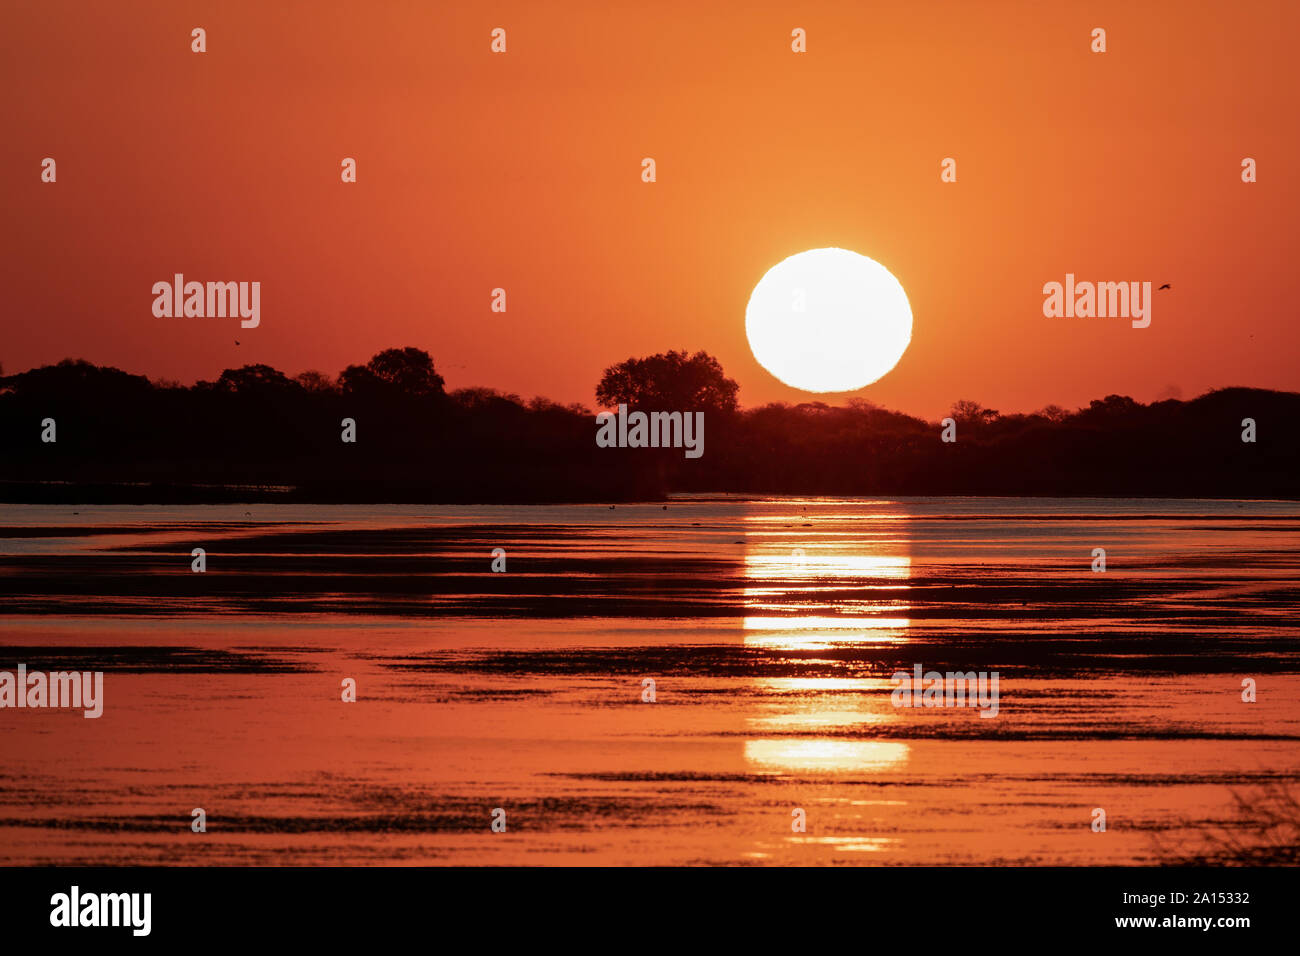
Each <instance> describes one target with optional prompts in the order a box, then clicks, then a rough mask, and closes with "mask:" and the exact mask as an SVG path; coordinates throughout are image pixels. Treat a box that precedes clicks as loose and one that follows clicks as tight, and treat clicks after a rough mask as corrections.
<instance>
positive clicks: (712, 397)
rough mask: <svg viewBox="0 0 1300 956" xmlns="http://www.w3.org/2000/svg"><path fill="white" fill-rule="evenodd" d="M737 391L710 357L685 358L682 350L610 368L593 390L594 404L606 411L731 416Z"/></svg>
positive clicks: (704, 353) (695, 355)
mask: <svg viewBox="0 0 1300 956" xmlns="http://www.w3.org/2000/svg"><path fill="white" fill-rule="evenodd" d="M739 390H740V386H739V385H737V384H736V382H735V381H734V380H732V379H729V378H727V377H726V375H724V374H723V372H722V365H721V364H720V363H719V362H718V360H717V359H715V358H714V357H713V356H712V355H709V354H708V353H706V352H696V353H695V354H694V355H691V356H689V357H688V356H687V354H686V352H685V350H683V351H681V352H662V353H660V354H658V355H651V356H649V357H648V358H641V359H637V358H630V359H628V360H627V361H626V362H620V363H619V364H618V365H612V366H610V367H609V368H607V369H605V374H604V375H602V376H601V378H600V383H599V384H598V385H597V386H596V401H597V402H599V403H600V404H601V405H603V406H606V407H613V406H615V405H619V404H626V405H628V406H629V407H631V408H642V409H646V410H659V411H707V410H713V411H724V412H734V411H735V410H736V393H737V392H738V391H739Z"/></svg>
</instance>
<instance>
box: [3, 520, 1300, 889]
mask: <svg viewBox="0 0 1300 956" xmlns="http://www.w3.org/2000/svg"><path fill="white" fill-rule="evenodd" d="M3 509H4V510H3V518H0V524H3V525H4V527H3V528H0V594H2V595H3V602H4V604H3V606H4V617H3V622H2V624H0V670H10V671H12V670H14V669H15V667H16V665H17V664H18V663H19V662H22V663H25V664H27V666H28V668H29V669H33V670H66V669H73V668H75V669H78V670H90V669H102V670H103V671H105V673H106V677H105V697H106V701H105V712H104V716H103V717H102V718H100V719H98V720H86V719H83V718H82V717H81V714H80V712H69V711H55V710H32V709H22V710H15V709H4V710H0V755H2V756H3V762H2V765H0V862H4V863H31V862H78V863H153V862H175V863H217V862H220V863H288V864H298V863H452V864H477V863H488V864H514V863H547V864H554V863H567V864H575V863H576V864H609V863H654V864H673V863H741V864H748V863H763V862H779V863H818V864H820V863H886V864H909V863H943V864H948V863H955V864H961V863H1033V864H1048V863H1051V864H1060V863H1065V864H1076V863H1083V864H1092V863H1154V862H1159V861H1161V860H1167V859H1171V858H1174V857H1181V856H1193V857H1196V856H1202V857H1203V856H1205V855H1207V854H1211V853H1213V852H1217V851H1216V850H1215V846H1216V844H1215V842H1214V841H1213V840H1212V839H1209V837H1211V836H1212V835H1213V834H1215V833H1217V832H1220V830H1221V829H1223V828H1226V832H1229V833H1232V834H1235V835H1236V836H1237V837H1240V838H1241V840H1240V841H1239V842H1241V841H1245V842H1247V843H1249V842H1251V841H1254V842H1255V843H1258V844H1263V843H1267V842H1268V839H1269V836H1268V834H1264V833H1262V832H1256V831H1251V830H1249V829H1241V828H1240V827H1239V826H1238V824H1239V823H1240V822H1241V819H1242V818H1241V816H1240V814H1241V812H1242V811H1241V810H1240V809H1239V808H1237V807H1236V806H1235V804H1234V801H1233V792H1234V791H1235V792H1236V793H1237V794H1239V795H1240V796H1242V797H1243V799H1244V802H1245V805H1247V806H1251V805H1254V804H1256V803H1258V802H1259V801H1261V800H1263V799H1264V798H1263V797H1261V796H1260V794H1261V793H1263V792H1264V790H1266V789H1269V788H1271V789H1272V790H1274V791H1275V792H1277V791H1279V788H1280V790H1281V791H1283V792H1284V791H1285V790H1286V788H1288V787H1295V786H1296V785H1297V781H1298V780H1300V645H1298V643H1297V634H1298V633H1300V631H1298V630H1297V627H1298V625H1297V615H1296V612H1297V606H1298V604H1300V600H1298V599H1300V552H1298V549H1297V537H1296V533H1297V531H1298V530H1300V506H1298V505H1297V504H1295V503H1289V502H1244V501H1243V502H1237V501H1226V502H1218V501H1185V500H1180V501H1163V500H1152V499H1143V500H1096V499H1090V500H1064V499H1009V498H998V499H987V498H985V499H981V498H955V499H900V500H892V501H878V500H866V499H760V500H743V499H735V498H681V499H675V500H673V501H671V502H669V504H668V506H667V507H666V508H664V507H663V506H661V505H658V504H655V505H649V504H647V505H618V506H617V507H616V508H610V507H609V506H607V505H584V506H537V507H418V506H414V507H405V506H403V507H399V506H378V507H351V506H310V507H306V506H274V505H245V506H209V507H194V506H186V507H168V508H162V507H159V508H140V507H95V506H81V507H79V508H69V507H67V506H13V505H8V506H3ZM196 547H201V548H204V549H205V550H206V552H207V562H208V564H207V571H206V573H204V574H195V573H193V572H191V570H190V563H191V560H192V558H191V556H190V552H191V550H192V549H193V548H196ZM495 548H502V549H504V550H505V552H506V570H505V572H504V573H494V572H493V571H492V570H491V564H492V561H493V558H492V551H493V549H495ZM1095 548H1104V549H1105V551H1106V560H1107V570H1106V571H1105V573H1095V572H1094V571H1093V570H1092V564H1093V560H1094V558H1093V550H1094V549H1095ZM917 664H920V665H922V667H923V668H924V669H925V670H927V671H929V670H936V671H940V672H946V671H949V670H952V671H963V672H964V671H988V672H992V671H997V672H998V674H999V679H1000V702H999V711H998V715H997V717H996V718H993V719H984V718H981V717H980V716H979V712H978V711H977V710H975V709H970V708H911V709H904V708H898V707H895V706H894V705H893V704H892V702H891V696H890V692H891V689H892V686H893V683H892V682H891V679H890V677H891V675H892V674H893V673H894V672H895V671H899V670H903V671H911V670H912V668H913V667H914V665H917ZM348 677H351V678H353V679H355V681H356V683H357V691H358V701H357V702H356V703H344V702H343V701H342V700H341V699H340V693H341V690H340V686H341V682H342V681H343V679H344V678H348ZM646 678H651V679H653V681H654V682H655V693H656V699H655V701H654V702H653V703H648V702H643V700H642V694H643V686H644V685H643V682H644V681H645V679H646ZM1244 678H1252V679H1254V680H1255V681H1256V682H1257V684H1258V691H1257V693H1258V700H1257V701H1256V702H1255V703H1245V702H1243V701H1242V699H1241V693H1242V681H1243V679H1244ZM198 807H201V808H203V809H204V810H205V811H206V814H207V821H208V829H207V832H206V833H202V834H199V833H194V832H191V829H190V821H191V810H192V809H194V808H198ZM498 807H500V808H503V809H504V810H505V812H506V823H507V831H506V832H505V833H493V832H492V831H491V830H490V827H489V824H490V822H491V818H492V811H493V809H494V808H498ZM796 808H801V809H802V810H803V811H804V813H805V814H806V821H807V828H806V832H802V833H797V832H792V829H791V821H792V819H793V817H792V811H794V810H795V809H796ZM1096 808H1102V809H1104V810H1105V811H1106V815H1107V830H1106V832H1104V833H1097V832H1093V829H1092V827H1091V823H1092V821H1093V815H1094V810H1095V809H1096ZM1263 859H1265V861H1267V860H1268V859H1269V857H1268V856H1265V857H1263Z"/></svg>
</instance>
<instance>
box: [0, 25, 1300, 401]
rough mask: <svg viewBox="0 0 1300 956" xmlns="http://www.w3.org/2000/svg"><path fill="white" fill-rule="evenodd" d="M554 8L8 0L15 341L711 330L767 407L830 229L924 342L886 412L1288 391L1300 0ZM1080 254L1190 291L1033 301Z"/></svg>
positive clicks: (404, 338) (450, 341)
mask: <svg viewBox="0 0 1300 956" xmlns="http://www.w3.org/2000/svg"><path fill="white" fill-rule="evenodd" d="M564 6H566V7H567V9H563V10H562V9H561V5H559V4H540V3H536V2H527V3H505V2H502V3H491V4H461V5H442V4H434V3H429V2H423V0H421V2H406V3H397V2H385V3H361V2H350V3H330V2H284V0H276V2H274V3H263V2H244V0H240V2H230V0H223V2H222V3H176V2H166V0H158V2H153V3H143V2H137V0H123V2H116V3H112V4H89V3H66V2H58V0H43V2H42V3H40V4H25V5H22V7H21V8H18V5H17V4H9V5H7V6H6V9H5V10H4V11H3V13H0V76H2V77H3V83H0V104H2V109H0V124H2V128H3V136H0V177H2V181H3V183H4V187H3V190H4V200H3V206H4V208H5V223H6V228H5V229H4V230H3V243H4V250H3V251H4V256H3V263H4V264H3V269H4V277H3V281H4V288H3V302H4V319H3V326H2V328H3V333H2V335H0V363H3V366H4V369H5V371H6V372H14V371H19V370H22V369H26V368H29V367H31V366H33V365H39V364H44V363H49V362H54V361H57V360H59V359H62V358H65V357H69V356H73V357H82V358H86V359H88V360H90V361H93V362H97V363H101V364H111V365H116V366H119V367H121V368H124V369H127V370H129V371H136V372H143V373H146V374H149V375H150V376H154V377H158V376H162V377H169V378H178V379H181V380H183V381H187V382H188V381H192V380H194V379H195V378H215V377H216V376H217V375H218V374H220V372H221V371H222V369H224V368H227V367H232V366H238V365H242V364H246V363H252V362H266V363H269V364H271V365H274V366H276V367H278V368H281V369H283V370H285V371H287V372H290V373H291V374H292V373H296V372H299V371H301V370H303V369H306V368H318V369H322V370H324V371H327V372H330V373H336V372H337V371H338V370H339V369H341V368H342V367H343V366H344V365H347V364H350V363H353V362H357V361H363V360H364V359H366V358H368V357H369V356H370V355H371V354H373V353H374V352H376V351H378V350H379V349H382V348H386V347H389V346H394V345H415V346H419V347H421V348H425V349H427V350H429V351H430V352H431V353H432V354H433V356H434V359H435V361H436V362H437V364H438V367H439V369H440V370H441V371H442V372H443V374H444V375H445V377H446V379H447V383H448V386H449V387H453V388H454V387H461V386H466V385H488V386H492V387H495V388H500V389H503V390H506V391H515V392H519V393H522V394H525V395H532V394H542V395H546V396H548V397H551V398H554V399H557V400H562V401H580V402H583V403H584V404H587V405H594V397H593V394H592V393H593V388H594V385H595V382H596V381H597V379H598V378H599V376H600V373H601V370H602V369H603V368H604V367H605V366H607V365H610V364H613V363H614V362H617V361H621V360H622V359H625V358H627V357H629V356H633V355H645V354H649V353H652V352H658V351H662V350H665V349H669V348H687V349H691V350H695V349H705V350H707V351H709V352H711V353H713V354H714V355H716V356H717V357H718V358H719V359H720V360H721V362H722V364H723V367H724V368H725V369H726V370H727V372H728V373H729V374H730V375H731V376H732V377H734V378H736V379H737V380H738V381H739V382H740V386H741V391H740V399H741V402H742V403H743V404H745V405H753V404H758V403H761V402H766V401H775V400H782V401H799V400H803V399H814V398H817V396H812V395H809V394H808V393H803V392H799V391H796V390H794V389H791V388H788V387H786V386H784V385H782V384H780V383H779V382H777V381H776V380H775V379H774V378H772V377H771V376H770V375H769V374H768V373H767V372H765V371H764V370H763V369H762V368H761V367H759V366H758V364H757V363H756V362H755V361H754V359H753V358H752V356H751V355H750V353H749V348H748V345H747V343H746V339H745V331H744V310H745V304H746V301H747V299H748V296H749V293H750V291H751V289H752V288H753V286H754V284H755V283H757V281H758V280H759V279H760V278H761V277H762V275H763V273H764V272H765V271H766V270H767V269H769V268H770V267H771V266H773V265H774V264H776V263H777V262H778V261H780V260H781V259H783V258H785V257H786V256H789V255H791V254H793V253H795V252H799V251H802V250H804V249H808V248H815V247H820V246H842V247H844V248H848V249H852V250H854V251H856V252H859V253H862V254H864V255H868V256H871V257H872V258H874V259H877V260H878V261H880V262H881V263H883V264H884V265H885V266H887V267H888V268H889V269H890V270H891V271H892V272H893V273H894V274H895V275H896V276H897V277H898V279H899V280H900V281H901V283H902V284H903V287H904V288H905V289H906V291H907V293H908V296H909V298H910V300H911V304H912V309H913V313H914V317H915V325H914V332H913V341H912V345H911V348H910V349H909V351H908V352H907V353H906V354H905V355H904V357H903V359H902V361H901V362H900V363H899V365H898V367H897V368H896V369H895V370H894V371H893V372H892V373H890V374H889V375H887V376H886V377H885V378H884V379H882V380H881V381H880V382H878V383H876V384H875V385H871V386H868V387H867V388H865V389H863V390H861V391H860V392H857V393H852V394H854V395H860V396H862V397H865V398H867V399H870V400H872V401H876V402H879V403H881V404H884V405H886V406H889V407H893V408H899V409H901V410H904V411H909V412H913V413H916V414H922V415H927V416H932V417H937V416H938V415H939V413H941V412H943V411H945V410H946V409H947V408H948V407H949V405H950V404H951V403H952V401H953V400H955V399H957V398H963V397H968V398H974V399H977V400H979V401H982V402H984V403H985V404H988V405H991V406H993V407H996V408H1000V409H1002V410H1004V411H1011V410H1029V409H1033V408H1036V407H1039V406H1042V405H1044V404H1047V403H1049V402H1055V403H1058V404H1062V405H1066V406H1071V407H1072V406H1075V405H1079V404H1086V402H1087V401H1088V400H1090V399H1092V398H1095V397H1100V396H1103V395H1106V394H1108V393H1112V392H1120V393H1126V394H1130V395H1132V396H1134V397H1135V398H1138V399H1140V400H1143V401H1149V400H1151V399H1154V398H1156V397H1158V396H1165V397H1167V396H1168V395H1170V394H1172V390H1171V387H1173V388H1176V389H1177V390H1179V392H1180V393H1181V396H1182V397H1185V398H1190V397H1193V396H1194V395H1196V394H1199V393H1200V392H1202V391H1204V390H1205V389H1207V388H1211V387H1218V386H1224V385H1235V384H1244V385H1256V386H1262V387H1269V388H1282V389H1300V365H1298V363H1297V362H1296V354H1297V345H1300V331H1298V330H1297V325H1296V315H1295V308H1294V306H1292V305H1289V304H1288V303H1287V301H1286V298H1285V297H1286V296H1288V295H1291V294H1292V292H1291V288H1292V281H1293V276H1294V273H1295V261H1296V258H1297V251H1300V250H1298V248H1297V246H1298V245H1300V243H1298V242H1297V239H1296V234H1297V220H1298V219H1300V215H1298V214H1300V187H1298V186H1297V180H1298V173H1300V170H1298V168H1297V167H1298V166H1300V124H1297V115H1300V109H1298V107H1300V83H1298V82H1297V68H1296V65H1295V62H1296V54H1295V53H1294V51H1293V49H1292V48H1293V47H1294V44H1295V38H1296V37H1297V36H1300V4H1297V3H1293V2H1285V0H1276V2H1234V3H1215V4H1210V3H1198V2H1188V0H1177V2H1159V3H1157V2H1144V3H1141V4H1131V3H1127V2H1116V3H1087V4H1083V3H1055V2H1053V3H1040V2H1034V0H1023V2H1003V3H996V2H984V3H979V4H976V3H972V2H922V0H917V2H911V3H884V2H880V3H870V2H843V3H807V2H784V3H777V2H768V3H746V4H744V10H743V12H736V13H726V12H721V11H719V10H710V9H708V5H705V4H700V3H698V2H676V0H671V2H665V0H660V2H655V3H625V2H601V3H589V4H568V5H564ZM730 6H732V7H735V8H737V9H739V8H740V6H741V5H739V4H730ZM195 26H203V27H205V28H206V29H207V31H208V52H207V53H205V54H202V55H198V54H194V53H191V52H190V30H191V29H192V28H193V27H195ZM496 26H501V27H504V28H506V30H507V31H508V44H509V50H508V52H507V53H506V54H505V55H494V54H492V53H491V52H490V51H489V42H490V38H489V33H490V30H491V29H492V28H493V27H496ZM1096 26H1102V27H1105V28H1106V30H1107V31H1108V45H1109V51H1108V52H1107V53H1105V54H1102V55H1098V54H1093V53H1091V52H1090V50H1089V42H1090V41H1089V33H1090V31H1091V30H1092V28H1093V27H1096ZM794 27H803V28H804V29H805V30H807V33H808V52H807V53H806V54H803V55H796V54H793V53H791V52H790V47H789V42H790V31H791V29H793V28H794ZM46 156H51V157H54V158H55V159H56V160H57V162H58V182H57V183H55V184H53V185H51V184H43V183H41V182H40V180H39V176H40V162H41V159H42V158H44V157H46ZM344 156H352V157H355V158H356V159H357V161H358V179H359V181H358V182H357V183H356V184H355V185H344V184H343V183H341V182H340V180H339V163H340V160H341V159H342V158H343V157H344ZM644 156H652V157H654V158H655V159H656V161H657V163H658V182H656V183H654V184H652V185H647V184H643V183H642V182H641V181H640V162H641V159H642V157H644ZM945 156H952V157H954V158H956V160H957V172H958V182H957V183H956V184H951V185H945V184H943V183H941V182H940V180H939V162H940V160H941V159H942V158H943V157H945ZM1246 156H1250V157H1253V158H1255V159H1256V160H1257V161H1258V164H1259V182H1258V183H1255V184H1253V185H1246V184H1243V183H1242V182H1241V181H1240V163H1241V159H1242V158H1243V157H1246ZM175 272H183V273H184V274H185V275H186V276H187V278H192V279H196V280H199V281H206V280H258V281H261V283H262V324H261V327H260V328H258V329H252V330H241V329H239V328H238V321H237V320H231V319H196V318H191V319H160V318H155V317H154V315H153V314H152V310H151V306H152V302H153V296H152V293H151V287H152V285H153V283H154V282H156V281H159V280H163V279H169V278H170V277H171V276H172V274H173V273H175ZM1066 272H1074V273H1076V274H1077V276H1078V277H1079V278H1080V279H1094V280H1114V281H1119V280H1150V281H1152V282H1154V283H1155V284H1157V285H1158V284H1160V283H1163V282H1170V283H1172V285H1173V288H1172V289H1171V290H1169V291H1167V292H1163V293H1161V294H1160V297H1159V298H1156V300H1155V307H1154V314H1153V320H1152V324H1151V327H1150V328H1148V329H1143V330H1139V329H1133V328H1131V327H1130V326H1129V324H1128V323H1127V322H1126V321H1123V320H1105V319H1048V318H1044V316H1043V314H1042V303H1043V294H1042V291H1041V290H1042V286H1043V284H1044V283H1045V282H1049V281H1061V280H1062V279H1063V278H1064V275H1065V273H1066ZM497 286H501V287H504V288H505V289H506V290H507V293H508V302H509V311H508V312H507V313H505V314H504V315H500V314H493V313H492V312H490V311H489V304H490V292H491V290H492V289H493V288H494V287H497ZM236 339H238V340H239V341H240V342H242V343H243V344H242V345H239V346H236V345H235V340H236ZM847 397H848V396H844V395H839V396H829V397H828V399H829V400H831V401H840V400H843V399H844V398H847Z"/></svg>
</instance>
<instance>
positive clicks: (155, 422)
mask: <svg viewBox="0 0 1300 956" xmlns="http://www.w3.org/2000/svg"><path fill="white" fill-rule="evenodd" d="M594 397H595V399H596V402H597V406H598V408H599V409H605V408H612V407H614V406H616V405H618V404H626V405H628V406H629V408H631V409H643V410H646V411H683V412H685V411H703V412H705V421H706V431H707V441H706V452H705V454H704V456H703V457H701V458H699V459H695V460H684V459H683V456H682V454H681V452H680V451H679V450H673V449H654V448H616V449H611V448H598V447H597V446H596V443H595V433H596V424H595V413H594V411H593V410H591V409H589V408H587V407H585V406H582V405H576V404H569V405H563V404H559V403H556V402H552V401H549V400H547V399H544V398H533V399H529V400H525V399H523V398H521V397H520V396H518V395H514V394H509V393H503V392H500V391H497V390H494V389H490V388H463V389H457V390H454V391H448V390H447V389H446V387H445V383H444V380H443V378H442V376H441V375H440V374H438V372H437V370H436V367H435V364H434V361H433V359H432V357H431V356H430V355H429V354H428V353H427V352H424V351H422V350H420V349H417V348H409V347H408V348H394V349H386V350H384V351H382V352H379V353H378V354H376V355H375V356H373V357H372V358H371V359H370V360H369V361H368V362H366V363H365V364H361V365H350V366H348V367H347V368H345V369H343V370H342V371H341V372H340V373H339V374H338V375H337V376H336V377H330V376H328V375H325V374H323V373H321V372H317V371H307V372H303V373H301V374H299V375H296V376H293V377H290V376H288V375H286V374H285V373H283V372H281V371H279V370H277V369H274V368H272V367H270V366H268V365H246V366H243V367H242V368H237V369H227V370H226V371H224V372H222V374H221V375H220V376H219V377H218V378H217V379H216V380H215V381H199V382H196V383H195V384H193V385H190V386H185V385H182V384H180V383H178V382H172V381H165V380H155V381H151V380H150V379H148V378H146V377H145V376H142V375H134V374H131V373H128V372H125V371H122V370H120V369H116V368H109V367H102V366H97V365H93V364H91V363H89V362H86V361H81V360H73V359H67V360H64V361H62V362H59V363H58V364H56V365H47V366H43V367H40V368H34V369H31V370H29V371H25V372H20V373H17V374H12V375H4V376H0V447H2V448H3V458H2V459H0V499H3V500H8V501H68V502H87V503H89V502H93V501H142V502H143V501H150V502H168V501H224V500H229V501H248V500H296V501H317V502H328V501H337V502H348V501H355V502H521V503H522V502H545V501H620V500H621V501H626V500H654V499H657V498H660V497H663V496H665V495H668V494H671V493H675V492H697V493H703V492H719V493H735V494H808V495H811V494H823V495H891V496H898V495H1081V496H1092V495H1097V496H1101V495H1106V496H1110V495H1132V496H1171V497H1183V496H1205V497H1286V498H1294V497H1297V496H1300V495H1298V491H1300V481H1297V477H1296V476H1297V474H1298V473H1300V470H1298V468H1297V466H1298V465H1300V442H1298V441H1297V439H1298V438H1300V430H1298V427H1297V422H1298V421H1300V394H1296V393H1290V392H1275V391H1269V390H1264V389H1251V388H1227V389H1219V390H1216V391H1212V392H1208V393H1206V394H1205V395H1202V396H1200V397H1199V398H1196V399H1193V400H1191V401H1180V400H1176V399H1169V400H1165V401H1157V402H1153V403H1151V404H1142V403H1140V402H1137V401H1134V400H1133V399H1132V398H1129V397H1127V396H1120V395H1109V396H1106V397H1104V398H1101V399H1097V400H1095V401H1092V402H1091V403H1090V404H1089V405H1088V406H1087V407H1085V408H1079V409H1075V410H1072V411H1070V410H1066V409H1062V408H1059V407H1056V406H1048V407H1047V408H1044V409H1042V410H1040V411H1038V412H1034V413H1032V414H1009V415H1003V414H1000V413H998V412H997V411H995V410H992V409H989V408H985V407H984V406H982V405H980V404H979V403H977V402H974V401H969V400H963V401H959V402H957V403H955V404H954V406H953V408H952V410H951V412H950V414H949V418H951V419H952V421H953V427H952V428H950V429H948V434H949V437H950V438H952V437H955V439H956V440H955V441H944V440H942V434H943V432H944V426H943V424H941V423H939V422H934V421H926V420H923V419H920V418H916V417H913V416H910V415H905V414H903V413H900V412H896V411H891V410H888V409H884V408H881V407H879V406H877V405H874V404H872V403H870V402H867V401H864V400H862V399H851V400H849V401H848V402H847V403H846V404H844V405H828V404H826V403H823V402H804V403H800V404H785V403H774V404H768V405H763V406H758V407H753V408H742V407H741V406H740V405H739V401H738V397H739V387H738V386H737V384H736V382H735V381H734V380H732V379H729V378H727V376H726V375H725V373H724V371H723V369H722V366H721V365H720V363H718V361H717V360H716V359H715V358H713V357H712V356H710V355H707V354H706V353H704V352H696V353H694V354H689V353H687V352H685V351H670V352H665V353H661V354H658V355H652V356H648V357H644V358H629V359H627V360H626V361H624V362H620V363H618V364H616V365H612V366H610V367H609V368H607V369H606V370H605V372H604V374H603V375H602V376H601V378H600V381H599V382H598V383H597V384H596V387H595V390H594ZM345 420H350V422H351V423H352V429H351V430H352V437H353V438H354V439H355V440H352V441H345V440H344V438H345V434H346V432H347V428H346V426H345ZM1247 420H1249V422H1250V425H1249V427H1248V426H1247V425H1246V424H1245V423H1246V421H1247ZM45 422H52V428H51V427H47V426H46V425H44V424H43V423H45ZM1248 433H1249V434H1248ZM1243 437H1248V438H1250V439H1251V440H1243ZM50 438H52V439H53V440H43V439H50Z"/></svg>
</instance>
